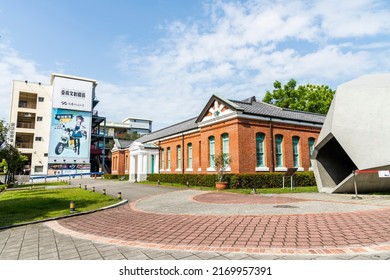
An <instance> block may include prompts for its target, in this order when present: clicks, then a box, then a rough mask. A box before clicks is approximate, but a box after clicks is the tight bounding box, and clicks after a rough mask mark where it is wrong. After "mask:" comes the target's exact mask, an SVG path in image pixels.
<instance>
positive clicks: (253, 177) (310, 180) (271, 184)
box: [147, 172, 316, 189]
mask: <svg viewBox="0 0 390 280" xmlns="http://www.w3.org/2000/svg"><path fill="white" fill-rule="evenodd" d="M283 175H284V173H277V172H276V173H248V174H225V175H224V181H226V182H228V183H229V188H235V189H252V188H280V187H282V186H283ZM216 179H217V176H216V175H215V174H149V175H148V177H147V180H148V181H152V182H157V181H158V180H160V182H166V183H179V184H183V185H185V184H186V183H187V182H188V184H189V185H191V186H205V187H214V186H215V182H216ZM294 181H295V186H296V187H308V186H315V185H316V181H315V179H314V174H313V172H298V173H296V174H295V175H294ZM285 185H286V186H287V187H288V186H290V179H289V178H286V179H285Z"/></svg>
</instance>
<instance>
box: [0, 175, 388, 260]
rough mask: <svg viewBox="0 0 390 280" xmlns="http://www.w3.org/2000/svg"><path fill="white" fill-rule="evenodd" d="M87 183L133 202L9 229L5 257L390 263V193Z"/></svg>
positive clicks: (1, 249) (0, 235)
mask: <svg viewBox="0 0 390 280" xmlns="http://www.w3.org/2000/svg"><path fill="white" fill-rule="evenodd" d="M79 183H82V185H83V186H84V184H87V186H88V188H89V189H91V188H92V186H94V187H95V188H96V190H97V191H101V190H102V189H103V188H106V189H107V192H108V193H109V194H112V195H116V194H117V192H118V191H121V192H122V196H123V197H124V198H128V199H129V204H126V205H123V206H120V207H117V208H113V209H109V210H104V211H99V212H95V213H93V214H88V215H82V216H76V217H71V218H66V219H61V220H56V221H51V222H45V223H38V224H32V225H27V226H20V227H14V228H11V229H7V230H2V231H0V259H390V218H389V217H390V215H389V214H390V197H388V196H364V198H363V199H362V200H352V199H351V197H352V196H351V195H329V194H289V195H237V194H227V193H222V192H203V191H197V190H190V189H184V190H183V189H177V188H169V187H153V186H147V185H139V184H131V183H128V182H114V181H104V180H93V179H84V180H82V181H74V182H73V184H75V185H78V184H79Z"/></svg>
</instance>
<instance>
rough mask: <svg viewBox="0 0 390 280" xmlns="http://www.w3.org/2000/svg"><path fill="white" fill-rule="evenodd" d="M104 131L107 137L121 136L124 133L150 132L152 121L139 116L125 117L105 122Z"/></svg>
mask: <svg viewBox="0 0 390 280" xmlns="http://www.w3.org/2000/svg"><path fill="white" fill-rule="evenodd" d="M106 132H107V136H108V137H113V138H121V137H123V136H125V135H126V134H129V135H131V134H133V133H137V134H140V135H145V134H149V133H151V132H152V121H151V120H148V119H141V118H126V119H124V120H123V121H122V122H107V123H106Z"/></svg>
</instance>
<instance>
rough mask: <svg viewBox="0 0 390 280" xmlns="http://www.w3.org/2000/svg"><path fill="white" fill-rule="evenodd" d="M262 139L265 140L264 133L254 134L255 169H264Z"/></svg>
mask: <svg viewBox="0 0 390 280" xmlns="http://www.w3.org/2000/svg"><path fill="white" fill-rule="evenodd" d="M264 139H265V134H264V133H262V132H258V133H256V165H257V167H264V166H265V156H264Z"/></svg>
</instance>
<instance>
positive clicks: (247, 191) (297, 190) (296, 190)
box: [139, 181, 318, 194]
mask: <svg viewBox="0 0 390 280" xmlns="http://www.w3.org/2000/svg"><path fill="white" fill-rule="evenodd" d="M139 184H146V185H153V186H157V182H150V181H143V182H139ZM160 185H161V186H171V187H177V188H189V189H197V190H203V191H215V190H216V188H211V187H201V186H190V187H187V186H185V185H182V184H178V183H173V184H171V183H160ZM222 191H224V192H232V193H241V194H250V193H251V192H252V189H225V190H222ZM302 192H318V190H317V187H316V186H310V187H296V188H293V190H291V189H290V187H288V188H287V187H286V188H284V189H283V188H269V189H267V188H262V189H256V193H259V194H261V193H264V194H278V193H279V194H280V193H302Z"/></svg>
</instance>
